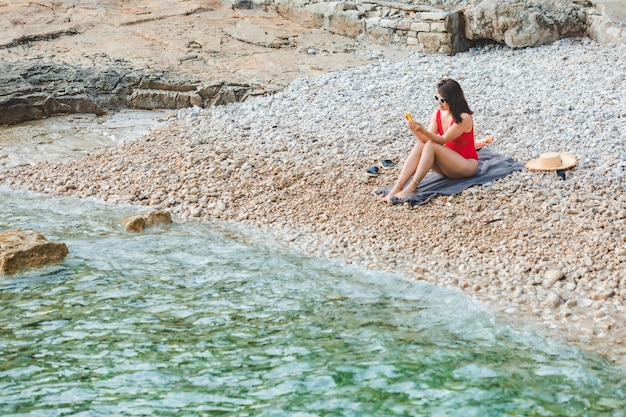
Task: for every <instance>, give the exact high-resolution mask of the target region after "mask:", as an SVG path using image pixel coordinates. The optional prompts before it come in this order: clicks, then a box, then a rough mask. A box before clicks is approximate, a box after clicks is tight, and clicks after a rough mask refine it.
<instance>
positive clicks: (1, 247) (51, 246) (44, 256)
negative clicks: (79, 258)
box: [0, 229, 69, 274]
mask: <svg viewBox="0 0 626 417" xmlns="http://www.w3.org/2000/svg"><path fill="white" fill-rule="evenodd" d="M68 253H69V250H68V249H67V245H66V244H65V243H60V242H50V241H48V240H47V239H46V238H45V237H44V236H43V235H42V234H41V233H39V232H36V231H34V230H20V229H13V230H8V231H5V232H2V233H0V274H14V273H16V272H18V271H21V270H23V269H27V268H40V267H42V266H46V265H50V264H54V263H57V262H59V261H61V260H63V258H65V256H66V255H67V254H68Z"/></svg>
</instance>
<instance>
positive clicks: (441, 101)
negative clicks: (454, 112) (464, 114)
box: [435, 96, 446, 104]
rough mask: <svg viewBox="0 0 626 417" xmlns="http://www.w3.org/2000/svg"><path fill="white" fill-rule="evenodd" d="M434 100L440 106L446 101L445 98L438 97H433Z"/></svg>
mask: <svg viewBox="0 0 626 417" xmlns="http://www.w3.org/2000/svg"><path fill="white" fill-rule="evenodd" d="M435 100H437V101H438V102H440V103H441V104H446V99H445V98H441V97H439V96H435Z"/></svg>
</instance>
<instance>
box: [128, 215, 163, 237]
mask: <svg viewBox="0 0 626 417" xmlns="http://www.w3.org/2000/svg"><path fill="white" fill-rule="evenodd" d="M123 222H124V227H125V228H126V231H127V232H134V233H141V232H143V231H144V229H146V228H149V227H153V226H161V225H166V224H171V223H172V215H171V214H170V213H166V212H163V211H158V212H152V213H146V214H134V215H132V216H126V217H124V219H123Z"/></svg>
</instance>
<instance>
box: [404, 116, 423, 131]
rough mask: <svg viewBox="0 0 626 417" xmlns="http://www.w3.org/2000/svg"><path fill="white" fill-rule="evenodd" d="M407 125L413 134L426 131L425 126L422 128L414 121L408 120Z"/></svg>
mask: <svg viewBox="0 0 626 417" xmlns="http://www.w3.org/2000/svg"><path fill="white" fill-rule="evenodd" d="M406 123H407V125H408V126H409V129H410V130H411V132H413V133H419V132H423V131H424V126H422V125H421V124H419V123H418V122H416V121H415V120H413V119H411V120H407V122H406Z"/></svg>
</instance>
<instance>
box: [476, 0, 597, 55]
mask: <svg viewBox="0 0 626 417" xmlns="http://www.w3.org/2000/svg"><path fill="white" fill-rule="evenodd" d="M464 15H465V36H466V37H467V39H470V40H481V39H489V40H494V41H496V42H500V43H505V44H506V45H508V46H509V47H511V48H525V47H532V46H539V45H544V44H547V43H551V42H554V41H556V40H558V39H561V38H565V37H572V36H585V35H586V33H587V14H586V11H585V9H584V8H583V7H582V6H580V5H577V4H574V3H572V2H569V1H564V0H548V1H538V0H511V1H500V0H484V1H482V2H480V3H479V4H477V5H475V6H473V7H469V8H467V9H466V10H465V11H464Z"/></svg>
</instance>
